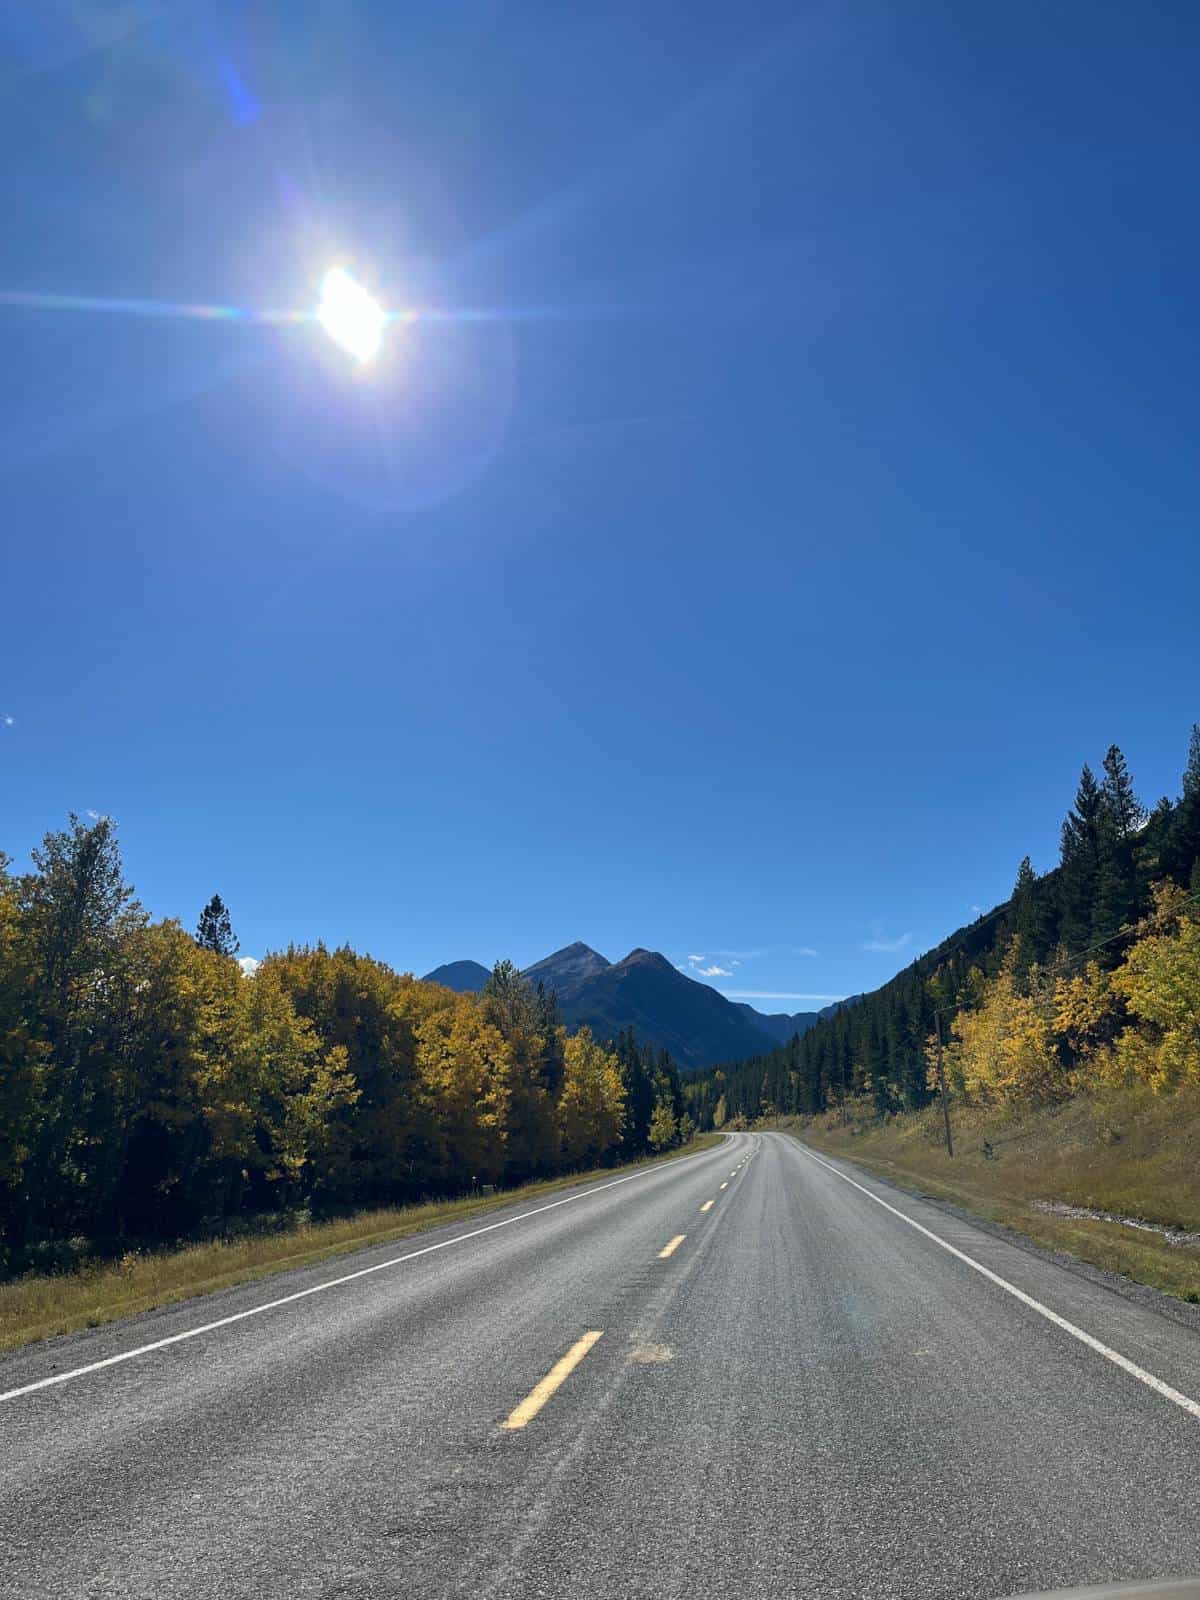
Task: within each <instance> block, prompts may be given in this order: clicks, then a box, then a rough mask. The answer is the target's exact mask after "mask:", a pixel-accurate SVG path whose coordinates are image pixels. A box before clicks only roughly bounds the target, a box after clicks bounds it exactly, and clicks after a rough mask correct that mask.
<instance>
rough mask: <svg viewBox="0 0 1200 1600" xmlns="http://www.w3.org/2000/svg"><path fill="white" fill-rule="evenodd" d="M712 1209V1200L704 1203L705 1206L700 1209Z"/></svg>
mask: <svg viewBox="0 0 1200 1600" xmlns="http://www.w3.org/2000/svg"><path fill="white" fill-rule="evenodd" d="M712 1207H713V1203H712V1201H711V1200H706V1201H705V1202H704V1204H703V1205H702V1206H701V1207H700V1209H701V1211H711V1210H712Z"/></svg>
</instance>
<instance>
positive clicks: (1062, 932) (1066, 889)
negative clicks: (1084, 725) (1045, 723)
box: [1058, 762, 1104, 952]
mask: <svg viewBox="0 0 1200 1600" xmlns="http://www.w3.org/2000/svg"><path fill="white" fill-rule="evenodd" d="M1103 805H1104V797H1103V795H1102V793H1101V790H1100V785H1099V784H1098V783H1097V782H1096V779H1095V776H1094V774H1093V772H1092V769H1091V767H1089V766H1088V765H1087V763H1086V762H1085V763H1084V767H1083V771H1082V772H1081V773H1080V775H1079V788H1078V789H1077V790H1076V793H1075V804H1074V806H1073V807H1072V809H1071V810H1070V811H1069V812H1068V813H1067V816H1066V819H1065V821H1064V822H1063V825H1062V867H1061V870H1060V872H1059V879H1058V909H1059V938H1060V940H1061V941H1062V943H1063V944H1064V945H1065V946H1066V947H1067V949H1068V950H1069V951H1072V952H1073V951H1076V950H1082V949H1083V948H1084V946H1085V945H1086V944H1087V943H1088V941H1089V939H1090V938H1091V934H1092V918H1093V913H1094V908H1095V903H1096V880H1097V877H1098V875H1099V870H1100V814H1101V811H1102V809H1103Z"/></svg>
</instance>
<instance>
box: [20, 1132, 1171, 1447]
mask: <svg viewBox="0 0 1200 1600" xmlns="http://www.w3.org/2000/svg"><path fill="white" fill-rule="evenodd" d="M796 1142H797V1144H798V1145H799V1147H800V1149H801V1150H803V1151H804V1154H805V1155H806V1156H808V1158H809V1160H810V1161H815V1162H816V1163H817V1165H818V1166H820V1167H824V1168H825V1170H826V1171H827V1172H832V1173H833V1175H834V1177H835V1178H841V1180H842V1181H843V1183H848V1184H850V1185H851V1186H852V1187H853V1188H855V1189H858V1190H859V1191H860V1192H861V1193H862V1194H865V1195H866V1197H867V1199H868V1200H874V1202H875V1204H876V1205H877V1206H882V1207H883V1209H884V1210H885V1211H890V1212H891V1213H892V1215H893V1216H894V1217H899V1218H900V1220H901V1222H907V1223H908V1225H909V1227H910V1228H915V1229H916V1230H917V1232H918V1233H923V1234H924V1235H925V1237H926V1238H927V1239H932V1240H933V1242H934V1244H937V1245H940V1246H941V1247H942V1249H943V1250H946V1251H948V1252H949V1253H950V1254H951V1255H952V1256H957V1257H958V1259H959V1260H960V1261H963V1262H965V1263H966V1264H967V1266H968V1267H971V1268H972V1269H973V1270H974V1271H975V1272H978V1273H980V1274H981V1276H983V1277H985V1278H987V1279H988V1281H989V1282H990V1283H994V1284H996V1286H997V1287H998V1288H1000V1289H1003V1290H1004V1291H1005V1293H1007V1294H1011V1295H1012V1296H1013V1298H1014V1299H1015V1300H1019V1301H1020V1302H1021V1304H1022V1305H1025V1306H1028V1307H1029V1309H1030V1310H1031V1311H1036V1312H1037V1314H1038V1316H1040V1317H1045V1319H1046V1321H1047V1322H1052V1323H1053V1324H1054V1326H1055V1327H1056V1328H1061V1329H1062V1330H1063V1332H1064V1333H1069V1334H1070V1335H1071V1337H1072V1338H1073V1339H1078V1340H1079V1342H1080V1344H1085V1345H1087V1347H1088V1349H1089V1350H1094V1351H1095V1352H1096V1354H1097V1355H1098V1356H1103V1357H1104V1359H1105V1360H1106V1361H1111V1362H1112V1363H1113V1365H1114V1366H1116V1367H1120V1369H1121V1371H1122V1372H1127V1373H1128V1374H1129V1376H1130V1377H1131V1378H1136V1379H1137V1380H1138V1382H1139V1383H1144V1384H1145V1385H1146V1387H1147V1388H1148V1389H1153V1390H1154V1392H1155V1394H1158V1395H1161V1396H1162V1398H1163V1399H1164V1400H1170V1401H1172V1402H1173V1403H1174V1404H1175V1405H1177V1406H1179V1407H1180V1408H1181V1409H1182V1410H1184V1411H1186V1412H1187V1413H1188V1415H1189V1416H1192V1417H1195V1418H1196V1420H1197V1421H1198V1422H1200V1405H1198V1404H1197V1403H1196V1401H1195V1400H1190V1399H1189V1398H1188V1396H1187V1395H1186V1394H1181V1393H1180V1391H1179V1390H1178V1389H1172V1387H1171V1385H1170V1384H1169V1383H1164V1382H1163V1380H1162V1379H1161V1378H1156V1377H1155V1376H1154V1374H1153V1373H1152V1372H1147V1371H1146V1369H1145V1367H1139V1366H1138V1364H1137V1362H1136V1361H1131V1360H1130V1359H1129V1357H1128V1356H1123V1355H1122V1354H1121V1352H1120V1351H1119V1350H1113V1349H1110V1348H1109V1346H1108V1345H1106V1344H1102V1343H1101V1342H1100V1340H1099V1339H1096V1338H1094V1337H1093V1336H1092V1335H1091V1334H1090V1333H1085V1332H1084V1331H1083V1329H1082V1328H1077V1327H1076V1326H1075V1324H1074V1323H1073V1322H1068V1321H1067V1319H1066V1317H1060V1316H1059V1314H1058V1312H1057V1311H1051V1309H1050V1307H1049V1306H1044V1305H1043V1304H1042V1302H1041V1301H1040V1300H1035V1299H1034V1298H1033V1296H1032V1295H1031V1294H1026V1293H1025V1291H1024V1289H1018V1288H1017V1286H1016V1284H1015V1283H1009V1281H1008V1279H1007V1278H1002V1277H1001V1276H1000V1274H999V1273H998V1272H993V1271H992V1269H991V1268H990V1267H985V1266H984V1265H983V1263H982V1262H981V1261H976V1260H975V1258H974V1257H973V1256H969V1255H967V1253H966V1251H965V1250H960V1249H958V1247H957V1246H956V1245H952V1244H949V1243H947V1241H946V1240H945V1239H942V1238H940V1237H939V1236H938V1235H937V1234H936V1233H934V1232H933V1230H932V1229H931V1228H926V1227H924V1226H922V1224H921V1223H919V1222H915V1221H914V1220H913V1218H912V1217H909V1216H906V1215H905V1213H904V1212H903V1211H901V1210H899V1209H898V1208H897V1207H896V1206H892V1205H889V1204H888V1202H887V1201H886V1200H883V1199H881V1198H880V1197H879V1195H877V1194H874V1193H873V1192H872V1191H871V1190H870V1189H868V1188H867V1187H866V1185H865V1184H862V1183H858V1182H856V1180H855V1179H854V1178H851V1177H849V1176H848V1175H847V1174H846V1173H844V1172H842V1171H840V1169H839V1168H837V1167H835V1166H833V1165H832V1164H831V1163H830V1162H828V1161H823V1160H822V1159H821V1157H820V1156H817V1155H814V1154H813V1152H812V1151H811V1150H810V1149H809V1148H808V1146H807V1145H805V1144H800V1141H799V1140H797V1141H796ZM2 1398H3V1396H0V1399H2Z"/></svg>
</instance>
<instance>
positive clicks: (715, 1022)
mask: <svg viewBox="0 0 1200 1600" xmlns="http://www.w3.org/2000/svg"><path fill="white" fill-rule="evenodd" d="M488 976H489V974H488V970H487V968H486V967H481V966H480V965H479V963H478V962H477V961H452V962H450V963H449V964H448V965H447V966H444V967H438V968H437V969H436V970H435V971H433V972H431V973H429V975H428V978H427V981H428V982H430V983H442V984H445V986H446V987H447V988H448V989H457V990H459V991H460V992H464V991H470V992H478V991H479V990H480V989H482V988H483V986H484V984H485V983H486V981H487V979H488ZM521 976H522V977H523V978H525V980H526V981H527V982H528V983H530V984H532V985H533V987H535V988H536V987H537V985H538V984H539V983H540V984H541V985H542V986H543V987H544V988H545V989H546V991H547V992H548V993H551V994H553V995H554V996H555V997H556V999H557V1000H558V1010H559V1015H560V1016H561V1017H562V1020H563V1022H564V1023H565V1024H566V1025H567V1027H568V1028H571V1029H575V1028H581V1027H583V1026H584V1025H585V1024H586V1026H588V1027H589V1028H591V1030H592V1032H593V1033H594V1034H596V1036H597V1037H598V1038H600V1039H612V1038H614V1037H615V1036H616V1035H617V1034H618V1033H621V1032H623V1031H624V1030H625V1029H627V1028H632V1029H633V1032H634V1034H635V1035H636V1037H637V1039H638V1041H639V1042H640V1043H642V1044H648V1045H652V1046H654V1048H655V1049H660V1050H669V1051H670V1053H671V1055H672V1056H673V1057H674V1059H675V1060H676V1062H677V1063H678V1064H679V1066H680V1067H682V1068H683V1069H684V1070H685V1071H686V1070H689V1069H690V1070H692V1071H696V1070H698V1069H699V1068H701V1067H710V1066H713V1065H714V1064H715V1063H717V1062H720V1061H729V1060H735V1059H738V1058H741V1057H745V1056H758V1055H762V1054H764V1053H765V1052H767V1051H770V1050H773V1049H775V1048H776V1047H777V1046H778V1045H780V1044H786V1043H787V1042H788V1041H789V1040H790V1039H791V1038H792V1036H793V1035H794V1034H797V1033H805V1032H807V1031H808V1029H809V1028H811V1027H812V1026H813V1025H814V1024H815V1023H816V1022H817V1021H818V1019H819V1018H821V1017H824V1016H828V1015H832V1014H833V1012H835V1011H836V1010H837V1009H838V1006H826V1007H825V1010H824V1011H819V1012H818V1011H797V1012H794V1013H791V1014H789V1013H788V1012H785V1011H778V1012H774V1013H772V1014H771V1015H769V1016H768V1015H764V1013H763V1012H761V1011H756V1010H755V1009H754V1007H753V1006H749V1005H746V1004H745V1003H744V1002H740V1001H734V1000H726V998H725V996H724V995H723V994H719V993H718V992H717V990H716V989H713V988H710V987H709V985H708V984H707V983H700V982H698V981H697V980H696V979H695V978H691V977H689V976H688V975H687V973H685V972H680V970H679V969H678V967H676V966H673V965H672V963H671V962H670V961H668V960H667V958H666V956H662V955H659V954H657V953H656V952H655V951H653V950H641V949H639V950H631V951H630V952H629V954H628V955H627V956H626V957H625V959H624V961H617V962H612V961H609V960H607V959H606V958H605V957H604V956H602V955H601V954H600V952H599V951H598V950H593V949H592V947H591V946H590V945H586V944H583V943H582V942H579V941H577V942H576V943H575V944H569V945H566V946H565V947H564V948H563V949H562V950H556V951H555V952H554V954H553V955H550V956H546V957H545V958H544V959H543V960H541V961H535V962H534V964H533V965H532V966H531V967H526V968H525V970H524V972H523V973H522V974H521ZM845 1003H846V1002H844V1001H840V1002H839V1003H838V1005H844V1004H845Z"/></svg>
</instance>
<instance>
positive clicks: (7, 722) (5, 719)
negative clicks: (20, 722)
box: [0, 711, 17, 728]
mask: <svg viewBox="0 0 1200 1600" xmlns="http://www.w3.org/2000/svg"><path fill="white" fill-rule="evenodd" d="M16 720H17V719H16V717H10V716H9V714H8V712H7V711H6V712H5V713H4V715H3V716H0V722H2V723H3V724H4V726H5V727H6V728H11V727H13V726H14V725H15V723H16Z"/></svg>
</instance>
